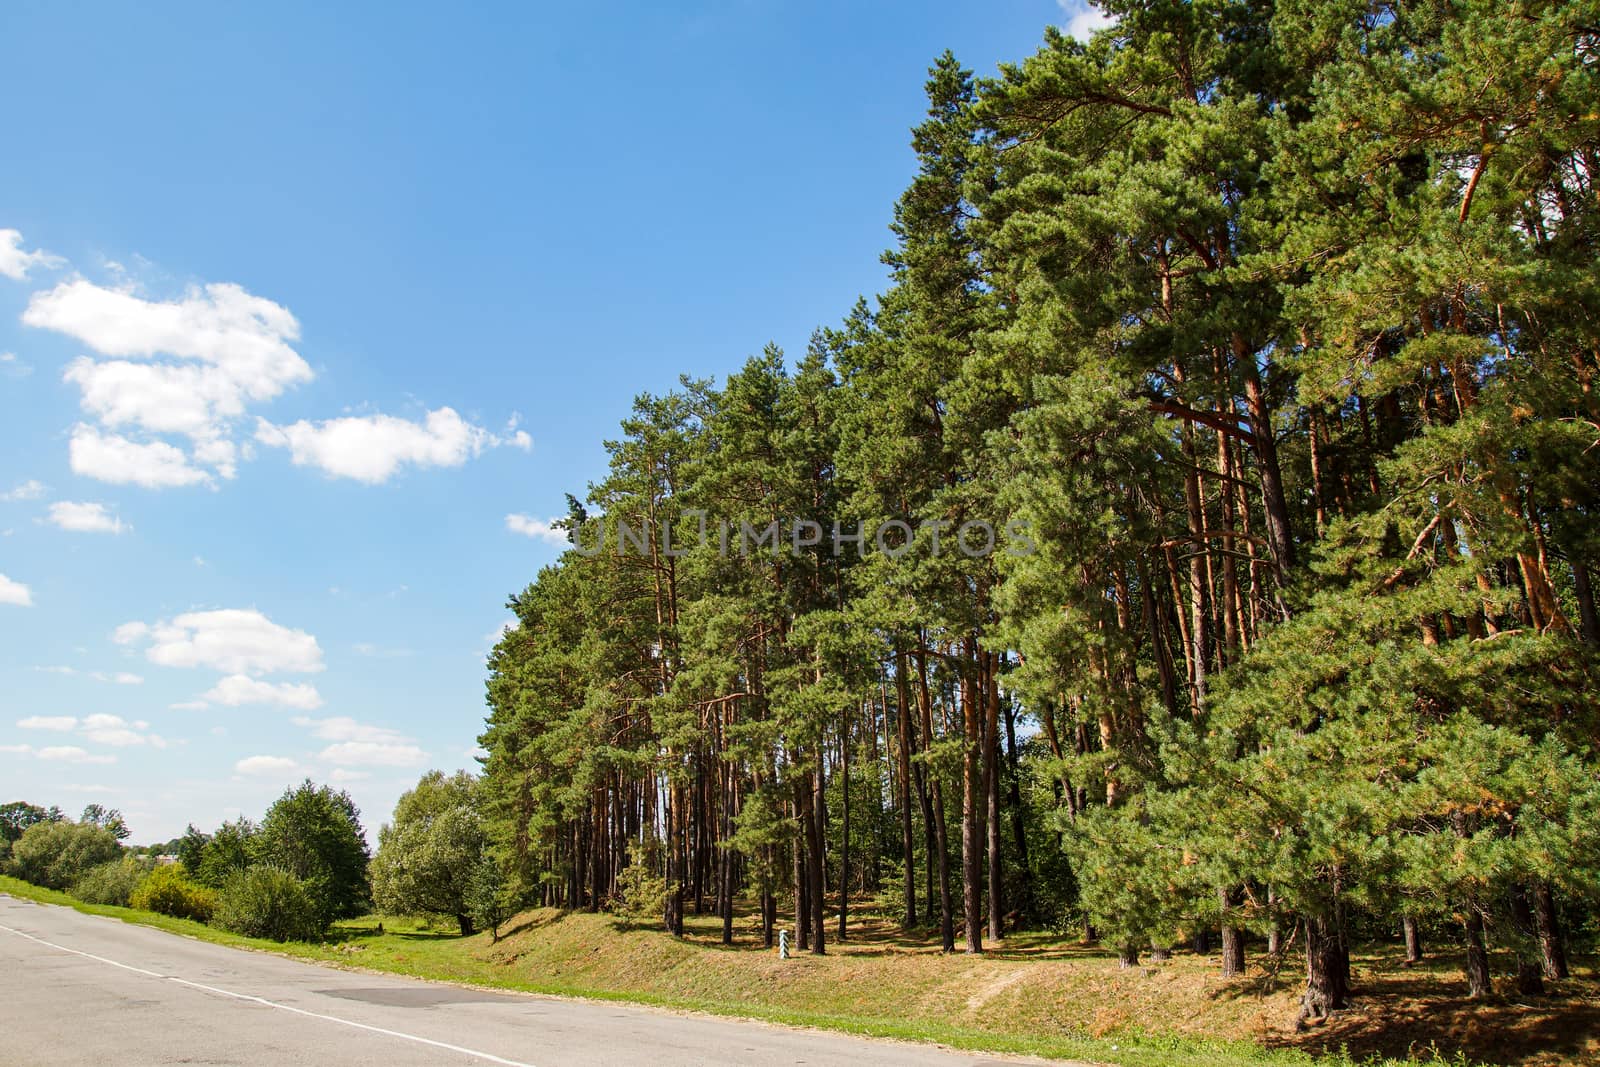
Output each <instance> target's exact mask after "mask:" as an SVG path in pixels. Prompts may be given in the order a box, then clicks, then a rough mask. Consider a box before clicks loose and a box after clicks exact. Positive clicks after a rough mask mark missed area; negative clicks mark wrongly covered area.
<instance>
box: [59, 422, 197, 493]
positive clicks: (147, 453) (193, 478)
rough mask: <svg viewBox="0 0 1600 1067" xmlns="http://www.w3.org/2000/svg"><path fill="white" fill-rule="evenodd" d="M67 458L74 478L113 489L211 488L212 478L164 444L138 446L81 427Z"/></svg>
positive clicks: (74, 430)
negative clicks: (96, 481) (208, 485)
mask: <svg viewBox="0 0 1600 1067" xmlns="http://www.w3.org/2000/svg"><path fill="white" fill-rule="evenodd" d="M67 457H68V459H69V461H70V462H71V465H72V472H73V473H74V474H81V475H83V476H84V477H85V478H94V479H97V480H99V481H102V482H110V483H111V484H112V485H139V486H143V487H144V488H146V489H172V488H175V487H178V486H184V485H200V484H210V483H211V480H212V479H211V475H209V474H207V473H206V472H205V471H203V470H201V469H200V468H199V467H195V466H193V465H191V464H190V462H189V457H188V456H187V455H185V454H184V451H183V449H181V448H178V447H177V446H175V445H170V444H168V443H167V442H165V441H148V442H139V441H134V440H131V439H129V438H127V437H124V436H122V435H121V434H115V433H110V434H103V433H101V432H100V431H99V430H97V429H95V428H94V427H93V426H89V425H87V424H85V423H81V422H80V423H79V424H78V425H77V426H74V427H73V428H72V439H71V441H70V442H69V443H68V445H67Z"/></svg>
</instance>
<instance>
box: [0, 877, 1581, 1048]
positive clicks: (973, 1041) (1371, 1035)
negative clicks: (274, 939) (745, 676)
mask: <svg viewBox="0 0 1600 1067" xmlns="http://www.w3.org/2000/svg"><path fill="white" fill-rule="evenodd" d="M0 890H3V891H6V892H12V893H15V894H16V895H18V896H29V897H33V898H34V899H49V900H50V901H51V902H54V903H65V904H71V905H73V906H76V907H78V908H79V909H80V910H84V911H92V912H96V913H100V914H106V915H115V916H117V917H120V918H124V919H127V920H129V921H135V922H148V923H151V924H152V925H157V926H161V927H163V928H165V929H169V930H172V931H174V932H177V933H188V934H191V935H192V936H199V937H204V938H206V939H207V940H214V941H220V942H223V943H226V944H234V945H237V946H239V947H248V948H264V949H267V950H270V951H276V952H284V953H287V954H290V955H294V956H299V957H302V958H311V959H319V960H324V961H327V962H330V963H335V964H338V965H341V966H348V967H356V968H362V969H372V970H376V971H383V972H387V973H400V974H409V975H414V976H418V977H423V978H430V979H435V980H443V981H453V982H465V983H470V984H474V985H481V986H488V987H493V988H500V989H518V990H525V991H530V992H539V993H550V994H556V995H566V996H583V997H591V998H599V999H608V1000H623V1001H632V1002H637V1003H645V1004H653V1005H656V1006H659V1007H663V1008H668V1009H674V1010H691V1011H702V1012H708V1013H711V1014H716V1015H732V1016H743V1017H747V1018H755V1019H763V1020H767V1021H770V1022H774V1023H780V1024H787V1025H795V1026H815V1027H820V1028H825V1029H831V1030H843V1031H847V1032H851V1033H857V1034H863V1035H868V1036H876V1037H888V1038H900V1039H906V1040H922V1041H933V1042H938V1043H941V1044H945V1045H950V1046H952V1047H957V1048H965V1049H973V1050H984V1051H992V1052H1012V1053H1020V1054H1031V1055H1041V1056H1051V1057H1058V1058H1071V1059H1078V1060H1089V1061H1095V1062H1101V1063H1118V1064H1126V1065H1128V1067H1168V1065H1188V1064H1207V1065H1212V1064H1217V1065H1224V1067H1226V1065H1229V1064H1238V1065H1247V1064H1296V1063H1298V1064H1307V1063H1309V1062H1311V1061H1313V1059H1315V1060H1316V1061H1317V1062H1331V1063H1350V1062H1368V1063H1382V1062H1395V1061H1399V1062H1404V1061H1407V1060H1420V1061H1422V1062H1425V1063H1437V1062H1448V1063H1451V1064H1457V1063H1471V1064H1480V1063H1487V1064H1507V1065H1517V1067H1547V1065H1557V1064H1580V1063H1595V1062H1600V972H1597V969H1596V963H1597V961H1596V960H1593V959H1583V960H1580V961H1578V962H1577V966H1576V967H1575V968H1574V977H1573V978H1572V979H1571V980H1569V981H1566V982H1562V983H1559V985H1558V986H1557V985H1554V984H1553V985H1552V987H1551V988H1550V990H1549V992H1548V993H1547V994H1546V995H1544V996H1540V997H1521V996H1517V995H1515V994H1514V993H1513V992H1511V991H1510V990H1509V989H1508V987H1507V986H1506V985H1505V984H1504V983H1505V982H1506V980H1505V979H1503V978H1500V977H1498V976H1501V975H1503V974H1504V973H1505V972H1506V971H1507V969H1508V966H1509V961H1507V960H1502V959H1498V958H1497V959H1496V960H1495V961H1494V965H1495V974H1496V975H1497V979H1496V981H1497V990H1499V991H1503V992H1504V994H1505V995H1501V996H1496V997H1494V998H1491V999H1489V1000H1487V1001H1482V1002H1475V1001H1471V1000H1469V999H1468V998H1467V996H1466V988H1465V982H1464V981H1463V979H1462V977H1461V971H1460V961H1459V959H1458V958H1456V957H1455V956H1453V955H1450V954H1446V955H1441V956H1439V957H1437V958H1435V959H1431V960H1429V961H1428V962H1426V963H1424V964H1423V965H1421V966H1419V967H1412V968H1407V967H1405V966H1404V965H1403V963H1402V960H1401V956H1400V952H1399V949H1398V947H1391V946H1387V945H1376V946H1366V947H1364V948H1363V949H1362V950H1361V951H1359V952H1357V953H1356V954H1355V957H1354V959H1353V960H1352V971H1353V975H1352V977H1353V984H1354V987H1355V991H1356V1001H1355V1006H1354V1007H1353V1008H1352V1009H1350V1010H1348V1011H1345V1012H1339V1013H1336V1014H1335V1016H1334V1017H1333V1018H1332V1019H1331V1020H1329V1021H1328V1022H1327V1023H1324V1024H1322V1025H1319V1026H1313V1027H1311V1028H1310V1029H1308V1030H1306V1031H1305V1032H1298V1033H1297V1032H1296V1031H1295V1029H1294V1020H1295V1014H1296V1007H1297V997H1298V991H1299V987H1300V983H1301V975H1300V973H1299V970H1298V969H1297V966H1295V964H1296V963H1297V961H1295V960H1294V957H1293V956H1292V955H1291V957H1290V961H1291V962H1289V963H1286V964H1285V965H1284V968H1283V969H1282V971H1281V972H1279V973H1277V974H1273V973H1271V972H1270V970H1269V969H1267V968H1265V967H1264V966H1263V964H1266V963H1270V960H1269V959H1268V958H1267V957H1264V956H1262V955H1260V954H1259V953H1257V954H1255V955H1254V956H1252V958H1251V960H1250V967H1249V973H1248V974H1247V975H1246V977H1245V978H1243V979H1240V980H1236V981H1229V982H1225V981H1223V980H1222V979H1221V978H1220V977H1219V976H1218V973H1217V972H1218V958H1217V957H1216V955H1214V954H1213V955H1210V956H1197V955H1194V954H1192V953H1189V952H1187V951H1178V952H1176V953H1174V955H1173V956H1172V957H1171V959H1169V960H1167V961H1165V962H1162V963H1151V962H1148V961H1146V962H1144V963H1143V965H1142V966H1139V967H1135V968H1127V969H1124V968H1121V967H1119V966H1118V965H1117V962H1116V959H1115V958H1114V957H1113V956H1109V955H1108V954H1107V953H1106V952H1105V950H1104V949H1103V948H1101V947H1098V946H1093V947H1091V946H1085V945H1080V944H1075V943H1072V942H1070V941H1062V940H1060V939H1059V938H1055V937H1052V936H1050V935H1047V934H1040V933H1024V934H1019V935H1015V936H1012V937H1008V938H1006V939H1005V940H1004V941H1001V942H998V943H995V942H991V943H989V945H988V951H986V952H985V953H984V954H983V956H981V957H969V956H966V955H962V954H955V955H950V956H945V955H943V954H941V953H940V952H939V951H938V940H937V937H936V936H935V937H933V938H931V939H927V940H924V939H922V938H919V937H907V936H904V935H903V934H902V933H901V932H900V931H899V929H898V928H897V927H895V926H894V925H892V924H891V923H888V922H886V921H884V920H883V919H882V918H879V917H875V916H872V915H870V914H868V915H863V916H861V917H860V918H856V917H855V916H852V922H851V931H850V934H851V936H850V940H848V941H846V942H843V943H841V942H838V941H836V940H834V939H831V938H830V940H829V941H828V945H827V949H828V954H827V955H826V956H825V957H816V956H812V955H810V954H807V953H799V952H796V953H795V954H794V957H793V958H791V959H788V960H780V959H778V958H777V954H776V952H775V951H766V950H763V949H762V948H761V943H760V936H759V931H758V930H757V929H756V928H755V926H754V918H753V916H741V917H740V919H739V920H738V921H737V922H736V924H735V941H736V943H735V945H733V946H732V947H726V946H723V945H722V944H721V925H720V923H719V921H718V920H716V919H715V918H713V917H711V916H695V915H692V914H691V915H689V916H688V917H687V918H686V921H685V937H683V938H682V939H675V938H669V937H666V936H664V935H663V934H662V933H661V932H660V930H659V929H652V928H644V927H639V928H630V927H628V926H626V925H624V924H622V923H620V922H619V921H617V920H616V919H615V918H613V917H612V916H608V915H603V914H602V915H590V914H578V913H565V912H560V911H555V910H553V909H540V910H534V911H528V912H524V913H522V914H521V915H519V916H517V918H516V919H514V920H513V921H512V922H510V923H507V924H506V925H505V926H504V927H503V928H502V929H501V938H500V940H499V941H498V942H497V943H496V942H494V941H492V939H491V938H490V937H489V935H488V934H486V933H483V934H476V935H474V936H472V937H467V938H462V937H460V936H459V935H458V934H457V933H456V931H455V929H454V923H445V922H443V921H440V922H435V923H431V924H430V923H426V922H419V921H416V920H410V919H394V918H379V917H369V918H365V919H357V920H352V921H349V922H345V923H341V924H339V925H338V926H336V927H335V928H334V930H333V931H332V933H331V934H330V937H329V939H328V940H327V941H326V942H325V943H322V944H312V945H301V944H290V945H275V944H271V943H269V942H254V941H250V940H249V939H246V938H240V937H236V936H234V935H231V934H225V933H222V932H220V931H216V930H212V929H210V928H209V927H205V926H201V925H199V924H196V923H189V922H186V921H183V920H177V919H168V918H165V917H162V916H155V915H151V914H149V913H147V912H136V911H131V910H129V909H125V908H108V907H98V906H88V905H82V904H78V903H77V902H76V901H72V900H70V898H67V897H65V896H64V895H63V894H58V893H51V892H49V891H48V890H40V889H37V888H35V887H32V886H24V885H23V883H17V882H13V881H12V880H11V879H0ZM380 931H381V932H380ZM830 932H832V931H830ZM1252 947H1254V946H1252Z"/></svg>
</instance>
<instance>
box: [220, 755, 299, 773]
mask: <svg viewBox="0 0 1600 1067" xmlns="http://www.w3.org/2000/svg"><path fill="white" fill-rule="evenodd" d="M299 766H300V765H299V764H297V763H296V762H295V761H294V760H292V759H290V758H289V757H288V756H246V757H245V758H244V759H242V760H240V761H239V762H238V763H235V764H234V765H233V769H234V770H235V771H236V772H238V773H239V774H247V775H250V776H252V777H257V778H265V777H269V776H271V775H285V774H294V773H295V772H296V771H297V770H298V769H299Z"/></svg>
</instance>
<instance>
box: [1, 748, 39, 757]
mask: <svg viewBox="0 0 1600 1067" xmlns="http://www.w3.org/2000/svg"><path fill="white" fill-rule="evenodd" d="M32 751H33V746H32V745H0V752H9V753H11V754H12V755H16V756H26V755H28V754H29V753H30V752H32Z"/></svg>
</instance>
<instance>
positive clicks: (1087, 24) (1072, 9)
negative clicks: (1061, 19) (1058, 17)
mask: <svg viewBox="0 0 1600 1067" xmlns="http://www.w3.org/2000/svg"><path fill="white" fill-rule="evenodd" d="M1056 3H1057V5H1058V6H1059V7H1060V8H1061V13H1062V14H1063V15H1066V16H1067V21H1066V23H1065V24H1064V25H1063V26H1062V27H1061V28H1062V30H1063V31H1064V32H1065V33H1066V35H1067V36H1068V37H1075V38H1077V39H1078V40H1080V41H1087V40H1088V39H1089V38H1091V37H1093V36H1094V35H1095V31H1097V30H1103V29H1105V28H1106V27H1107V26H1110V25H1112V24H1113V23H1115V22H1116V21H1117V20H1116V19H1115V18H1114V17H1112V16H1111V15H1108V14H1106V13H1105V12H1104V11H1102V10H1101V9H1100V8H1099V7H1096V6H1094V5H1093V4H1092V3H1090V0H1056Z"/></svg>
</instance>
